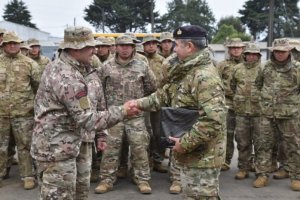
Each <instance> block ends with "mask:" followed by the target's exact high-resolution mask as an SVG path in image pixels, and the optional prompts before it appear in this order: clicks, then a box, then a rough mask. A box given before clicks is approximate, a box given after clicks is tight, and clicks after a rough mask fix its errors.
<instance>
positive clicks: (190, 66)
mask: <svg viewBox="0 0 300 200" xmlns="http://www.w3.org/2000/svg"><path fill="white" fill-rule="evenodd" d="M0 31H1V32H0V42H1V43H0V44H1V52H0V92H1V93H0V97H1V98H0V158H1V159H0V187H1V185H3V183H4V182H3V180H4V179H5V178H8V177H9V169H10V167H11V163H12V158H13V156H14V149H15V145H16V147H17V151H18V158H19V159H18V162H19V163H18V164H19V167H20V176H21V178H22V180H23V183H24V189H33V188H34V187H35V185H36V183H35V182H36V179H37V180H38V182H39V186H40V199H52V198H53V199H87V198H88V193H89V189H90V181H92V182H93V181H95V182H97V181H99V184H98V185H97V187H96V188H95V193H100V194H102V193H106V192H109V191H110V190H112V189H113V186H114V184H115V183H116V181H117V179H118V178H123V177H126V176H130V178H131V180H132V182H133V183H134V184H136V185H137V188H138V190H139V191H140V192H141V193H142V194H150V193H151V192H152V189H151V184H150V179H151V170H152V169H153V170H155V171H157V172H160V173H166V172H169V174H170V182H171V184H170V188H169V192H170V193H172V194H179V193H181V192H182V193H183V196H184V199H189V200H192V199H195V200H196V199H210V200H214V199H220V196H219V175H220V171H221V170H222V171H226V170H229V169H230V163H231V160H232V157H233V151H234V138H235V139H236V142H237V148H238V153H239V156H238V168H239V171H238V173H237V174H236V176H235V178H236V179H244V178H247V177H248V176H249V172H251V171H254V172H255V173H256V175H257V179H256V180H255V181H254V183H253V186H254V187H256V188H260V187H264V186H266V185H267V184H268V177H269V174H270V173H272V172H274V171H276V172H275V174H274V178H277V179H281V178H288V177H289V178H290V179H291V188H292V189H293V190H295V191H299V190H300V152H299V146H300V139H299V137H300V132H299V131H300V130H299V102H300V100H299V91H300V90H299V89H300V71H299V70H300V63H299V62H298V61H297V60H298V59H299V57H300V51H299V50H300V45H299V44H298V42H297V41H295V40H293V41H291V40H288V39H285V38H280V39H275V40H274V42H273V46H272V47H271V48H270V51H271V58H270V60H268V61H267V62H266V63H265V64H262V63H261V57H262V54H261V52H260V48H259V47H258V46H257V44H255V43H253V42H248V43H244V42H242V40H241V39H240V38H232V39H230V41H228V43H227V44H226V48H227V49H228V58H226V59H225V60H224V61H222V62H220V63H216V62H214V60H213V58H212V54H211V52H210V49H208V48H207V46H208V45H207V35H206V34H207V33H206V31H205V30H204V29H203V28H202V27H199V26H193V25H190V26H183V27H179V28H177V29H176V30H174V32H173V34H172V33H168V32H165V33H161V37H160V39H157V38H156V37H154V36H153V35H151V34H149V35H146V36H145V37H144V38H143V40H142V41H140V40H138V39H137V38H136V37H135V36H134V34H130V33H125V34H123V35H121V36H119V37H117V38H116V39H115V38H105V37H98V38H96V39H94V37H93V34H92V32H91V30H89V29H88V28H85V27H69V28H67V29H66V30H65V32H64V41H63V42H62V43H61V44H60V46H59V49H58V51H57V52H56V54H55V56H54V58H53V59H52V61H50V60H49V59H48V58H46V57H44V56H42V55H41V45H40V44H39V41H38V40H36V39H29V40H28V41H26V42H24V41H22V40H21V39H20V38H19V37H18V36H17V35H16V34H15V33H13V32H9V31H5V30H2V29H1V30H0ZM297 45H298V46H297ZM174 48H175V51H174ZM135 99H137V100H135ZM162 107H174V108H180V107H196V108H197V109H198V110H199V115H200V116H199V119H198V120H197V122H196V123H195V124H194V125H193V127H192V129H191V130H190V131H189V132H187V133H186V134H185V135H184V136H183V137H181V138H180V139H179V138H170V139H171V140H173V141H174V142H175V146H174V147H173V149H172V151H171V153H170V155H169V157H170V158H169V167H167V166H165V165H163V162H162V161H163V160H164V154H165V151H166V149H165V148H163V147H162V146H161V138H162V137H163V135H161V131H160V122H161V119H160V116H161V111H160V109H161V108H162ZM226 138H227V139H226ZM14 143H15V145H14ZM278 163H279V168H278Z"/></svg>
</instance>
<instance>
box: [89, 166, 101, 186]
mask: <svg viewBox="0 0 300 200" xmlns="http://www.w3.org/2000/svg"><path fill="white" fill-rule="evenodd" d="M98 180H99V170H97V169H92V171H91V179H90V182H91V183H96V182H97V181H98Z"/></svg>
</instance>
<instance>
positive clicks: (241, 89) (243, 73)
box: [230, 60, 261, 116]
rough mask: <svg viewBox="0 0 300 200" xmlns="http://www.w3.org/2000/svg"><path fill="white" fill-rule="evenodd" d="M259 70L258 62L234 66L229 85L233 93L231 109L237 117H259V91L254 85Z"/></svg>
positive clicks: (259, 64)
mask: <svg viewBox="0 0 300 200" xmlns="http://www.w3.org/2000/svg"><path fill="white" fill-rule="evenodd" d="M260 70H261V61H260V60H259V61H257V62H254V63H247V62H244V63H241V64H238V65H236V66H235V69H234V70H233V73H232V79H231V83H230V85H231V89H232V91H233V93H234V98H233V108H234V111H235V113H236V114H237V115H242V116H259V115H260V110H261V109H260V104H259V103H260V102H259V100H260V91H259V90H258V88H257V87H256V84H255V79H256V77H257V74H258V73H259V71H260Z"/></svg>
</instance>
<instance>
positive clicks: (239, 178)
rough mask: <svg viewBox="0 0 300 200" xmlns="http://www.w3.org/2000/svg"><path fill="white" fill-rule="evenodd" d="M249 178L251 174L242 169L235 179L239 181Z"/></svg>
mask: <svg viewBox="0 0 300 200" xmlns="http://www.w3.org/2000/svg"><path fill="white" fill-rule="evenodd" d="M248 177H249V173H248V171H246V170H244V169H240V170H239V172H238V173H236V175H235V177H234V178H235V179H237V180H242V179H245V178H248Z"/></svg>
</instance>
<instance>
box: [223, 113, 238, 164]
mask: <svg viewBox="0 0 300 200" xmlns="http://www.w3.org/2000/svg"><path fill="white" fill-rule="evenodd" d="M226 120H227V121H226V125H227V141H226V158H225V163H226V164H228V165H230V163H231V159H232V157H233V152H234V131H235V126H236V114H235V112H234V111H233V110H230V109H229V110H228V114H227V118H226Z"/></svg>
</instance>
